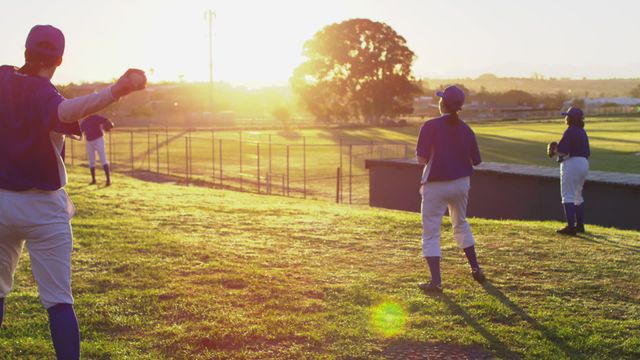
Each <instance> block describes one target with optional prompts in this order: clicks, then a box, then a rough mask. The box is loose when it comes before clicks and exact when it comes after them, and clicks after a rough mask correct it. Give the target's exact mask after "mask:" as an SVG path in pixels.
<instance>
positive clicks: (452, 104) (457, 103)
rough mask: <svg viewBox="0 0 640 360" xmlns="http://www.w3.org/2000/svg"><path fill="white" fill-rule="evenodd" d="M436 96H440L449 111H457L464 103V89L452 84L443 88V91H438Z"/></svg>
mask: <svg viewBox="0 0 640 360" xmlns="http://www.w3.org/2000/svg"><path fill="white" fill-rule="evenodd" d="M436 95H437V96H439V97H441V98H442V101H443V102H444V104H445V105H447V108H448V109H449V110H451V111H458V110H460V109H462V105H463V104H464V91H462V89H460V88H459V87H457V86H455V85H452V86H449V87H447V88H446V89H444V91H438V92H437V93H436Z"/></svg>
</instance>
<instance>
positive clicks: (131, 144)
mask: <svg viewBox="0 0 640 360" xmlns="http://www.w3.org/2000/svg"><path fill="white" fill-rule="evenodd" d="M129 155H131V173H132V174H133V173H135V170H136V169H135V164H134V160H133V131H129Z"/></svg>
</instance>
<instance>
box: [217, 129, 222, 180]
mask: <svg viewBox="0 0 640 360" xmlns="http://www.w3.org/2000/svg"><path fill="white" fill-rule="evenodd" d="M218 157H219V160H218V164H220V186H222V139H219V140H218Z"/></svg>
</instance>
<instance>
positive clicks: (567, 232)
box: [556, 226, 576, 236]
mask: <svg viewBox="0 0 640 360" xmlns="http://www.w3.org/2000/svg"><path fill="white" fill-rule="evenodd" d="M556 232H557V233H558V234H560V235H570V236H575V235H576V228H574V227H570V226H565V227H563V228H562V229H560V230H556Z"/></svg>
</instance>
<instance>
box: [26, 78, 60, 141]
mask: <svg viewBox="0 0 640 360" xmlns="http://www.w3.org/2000/svg"><path fill="white" fill-rule="evenodd" d="M64 100H65V99H64V97H63V96H62V95H60V93H59V92H58V91H57V90H56V89H55V87H53V86H47V87H45V88H43V89H41V90H40V91H38V92H36V94H35V96H34V104H33V105H34V106H35V107H36V108H37V115H38V118H39V120H40V125H41V126H42V127H43V128H44V129H45V130H47V131H52V130H53V129H55V128H56V127H57V126H58V124H60V118H59V117H58V106H59V105H60V103H62V102H63V101H64Z"/></svg>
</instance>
